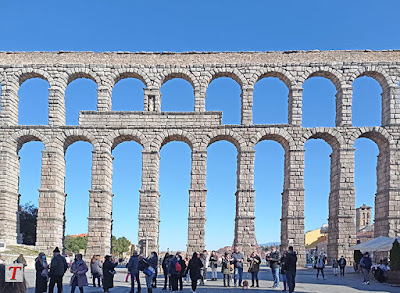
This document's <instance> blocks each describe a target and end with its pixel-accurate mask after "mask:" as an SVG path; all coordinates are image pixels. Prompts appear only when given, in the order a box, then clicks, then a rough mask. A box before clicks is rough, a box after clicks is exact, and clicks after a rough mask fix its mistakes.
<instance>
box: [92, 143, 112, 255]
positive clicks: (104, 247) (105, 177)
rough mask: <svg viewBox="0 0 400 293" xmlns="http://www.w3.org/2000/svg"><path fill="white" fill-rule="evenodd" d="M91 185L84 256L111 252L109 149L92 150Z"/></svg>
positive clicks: (110, 159)
mask: <svg viewBox="0 0 400 293" xmlns="http://www.w3.org/2000/svg"><path fill="white" fill-rule="evenodd" d="M92 157H93V163H92V186H91V190H90V191H89V192H90V200H89V229H88V245H87V249H86V256H87V259H88V257H91V256H92V255H94V254H100V255H106V254H108V253H110V252H111V225H112V197H113V194H112V191H111V188H112V168H113V157H112V155H111V149H110V148H107V147H104V148H102V149H101V150H94V151H93V156H92Z"/></svg>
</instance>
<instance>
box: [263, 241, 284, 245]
mask: <svg viewBox="0 0 400 293" xmlns="http://www.w3.org/2000/svg"><path fill="white" fill-rule="evenodd" d="M273 245H275V246H279V245H281V243H280V242H279V241H277V242H268V243H265V244H258V246H273Z"/></svg>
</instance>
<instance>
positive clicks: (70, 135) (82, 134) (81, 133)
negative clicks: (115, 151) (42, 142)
mask: <svg viewBox="0 0 400 293" xmlns="http://www.w3.org/2000/svg"><path fill="white" fill-rule="evenodd" d="M60 136H61V137H62V141H63V147H64V153H65V152H66V151H67V149H68V147H69V146H70V145H71V144H73V143H74V142H77V141H86V142H89V143H90V144H91V145H92V146H93V151H99V150H100V147H101V144H100V142H99V140H98V139H97V138H96V137H95V136H94V135H93V134H91V133H90V132H88V131H86V130H80V129H67V130H65V131H64V132H63V133H62V134H60Z"/></svg>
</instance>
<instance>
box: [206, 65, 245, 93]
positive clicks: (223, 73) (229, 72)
mask: <svg viewBox="0 0 400 293" xmlns="http://www.w3.org/2000/svg"><path fill="white" fill-rule="evenodd" d="M219 77H229V78H232V79H233V80H234V81H236V82H237V83H238V84H239V86H240V88H241V89H242V90H243V88H244V87H245V86H246V85H247V79H246V77H245V76H244V75H243V74H242V73H241V72H240V71H239V70H238V69H235V68H229V67H222V68H213V69H212V70H210V71H209V72H208V73H207V78H206V80H205V84H206V86H207V87H208V86H209V85H210V83H211V82H212V81H213V80H214V79H217V78H219Z"/></svg>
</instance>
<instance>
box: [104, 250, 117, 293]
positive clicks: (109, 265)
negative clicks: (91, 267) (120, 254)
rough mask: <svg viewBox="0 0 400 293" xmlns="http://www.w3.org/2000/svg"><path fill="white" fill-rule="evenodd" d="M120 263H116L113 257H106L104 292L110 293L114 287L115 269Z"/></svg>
mask: <svg viewBox="0 0 400 293" xmlns="http://www.w3.org/2000/svg"><path fill="white" fill-rule="evenodd" d="M117 265H118V263H116V262H114V261H113V259H112V256H111V255H106V257H105V260H104V264H103V289H104V292H110V291H109V289H110V288H113V287H114V275H115V274H116V271H115V267H116V266H117Z"/></svg>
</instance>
